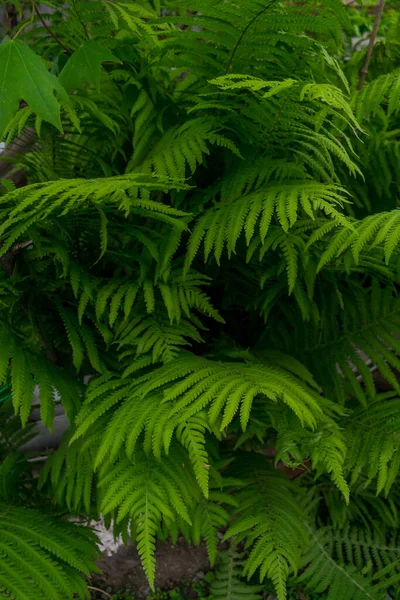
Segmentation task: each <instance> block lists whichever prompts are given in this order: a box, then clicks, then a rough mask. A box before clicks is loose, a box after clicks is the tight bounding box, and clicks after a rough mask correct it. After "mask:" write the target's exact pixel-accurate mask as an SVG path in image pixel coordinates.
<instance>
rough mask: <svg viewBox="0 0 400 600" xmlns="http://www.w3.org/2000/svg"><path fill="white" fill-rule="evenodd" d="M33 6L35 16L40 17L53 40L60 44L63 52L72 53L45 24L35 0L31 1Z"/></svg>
mask: <svg viewBox="0 0 400 600" xmlns="http://www.w3.org/2000/svg"><path fill="white" fill-rule="evenodd" d="M33 6H34V8H35V13H36V14H37V16H38V17H39V19H40V22H41V23H42V25H43V27H44V28H45V29H46V31H47V32H48V33H49V34H50V35H51V37H52V38H53V40H55V41H56V42H57V44H58V45H59V46H61V48H62V49H63V50H65V52H67V53H68V54H73V52H72V50H70V49H69V48H67V47H66V46H64V44H63V43H62V41H61V40H59V39H58V37H57V36H56V35H55V34H54V33H53V32H52V30H51V29H50V27H49V26H48V25H47V23H46V21H45V20H44V19H43V17H42V15H41V14H40V12H39V9H38V7H37V6H36V2H34V3H33Z"/></svg>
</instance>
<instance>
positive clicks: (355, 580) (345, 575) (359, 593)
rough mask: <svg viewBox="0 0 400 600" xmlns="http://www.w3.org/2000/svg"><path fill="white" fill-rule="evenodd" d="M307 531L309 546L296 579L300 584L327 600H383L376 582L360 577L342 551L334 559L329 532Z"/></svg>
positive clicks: (326, 530) (324, 530) (327, 530)
mask: <svg viewBox="0 0 400 600" xmlns="http://www.w3.org/2000/svg"><path fill="white" fill-rule="evenodd" d="M308 530H309V534H310V536H311V546H310V549H309V551H308V552H307V553H306V554H305V555H304V558H303V561H302V565H303V566H304V567H305V570H304V572H303V573H302V574H301V575H300V576H299V577H298V579H297V581H298V582H299V583H300V584H305V589H306V590H307V591H313V590H315V591H318V592H319V593H321V592H322V593H325V595H326V598H327V600H334V599H336V598H343V600H350V599H351V600H353V599H356V600H366V599H368V600H378V598H382V593H381V590H379V582H376V581H375V582H374V581H373V578H371V576H368V575H367V576H364V577H363V575H361V574H360V572H359V571H358V570H357V569H356V567H355V566H354V565H353V564H351V563H350V564H346V562H347V561H343V554H342V553H341V552H339V553H338V556H335V553H334V549H335V541H334V539H333V538H332V537H331V534H332V532H331V530H329V529H320V530H319V531H317V532H315V531H312V529H311V528H310V527H308ZM350 544H351V542H350ZM349 562H350V561H349ZM343 563H344V564H343ZM364 564H365V563H364ZM377 588H378V589H377Z"/></svg>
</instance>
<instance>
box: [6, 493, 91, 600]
mask: <svg viewBox="0 0 400 600" xmlns="http://www.w3.org/2000/svg"><path fill="white" fill-rule="evenodd" d="M1 530H2V533H1V539H0V545H1V554H2V559H1V562H0V586H1V588H2V590H3V591H4V592H5V593H6V594H7V595H10V596H12V597H13V598H15V599H16V600H28V599H30V598H39V597H45V598H48V599H49V600H65V599H66V598H70V599H72V598H73V597H74V595H75V594H79V595H80V596H81V597H82V598H89V592H88V589H87V586H86V583H85V581H84V579H83V577H82V574H85V575H87V576H89V575H90V573H91V572H92V571H93V570H95V564H94V559H95V558H96V555H97V552H98V550H97V545H96V542H97V538H96V536H95V535H94V533H93V532H92V531H91V530H90V529H89V528H87V527H80V526H77V525H75V524H72V523H67V522H63V521H62V520H56V519H55V518H52V517H50V516H49V515H48V514H42V513H40V512H39V511H36V510H32V509H29V508H16V507H12V506H9V505H5V504H3V505H2V507H1Z"/></svg>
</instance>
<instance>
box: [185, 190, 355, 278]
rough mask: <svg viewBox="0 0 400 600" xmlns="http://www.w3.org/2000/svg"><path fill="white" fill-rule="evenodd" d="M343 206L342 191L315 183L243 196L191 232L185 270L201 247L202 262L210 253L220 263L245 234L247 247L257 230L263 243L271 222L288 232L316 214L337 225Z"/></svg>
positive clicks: (214, 211)
mask: <svg viewBox="0 0 400 600" xmlns="http://www.w3.org/2000/svg"><path fill="white" fill-rule="evenodd" d="M343 202H346V199H345V194H344V191H343V190H342V189H340V188H339V187H337V186H333V185H325V184H321V183H316V182H301V181H299V182H293V183H290V184H280V185H278V186H270V187H266V188H265V189H261V190H259V191H256V192H254V193H251V194H248V195H245V196H243V197H241V198H239V199H236V200H235V202H229V203H220V204H219V205H218V206H217V207H215V208H214V209H211V210H209V211H208V212H206V214H205V215H204V216H202V217H201V218H200V219H199V221H198V222H197V223H196V226H195V228H194V230H193V233H192V235H191V238H190V242H189V246H188V251H187V254H186V263H185V264H186V269H188V268H189V267H190V265H191V263H192V261H193V260H194V258H195V256H196V254H197V252H198V250H199V247H200V245H201V243H204V256H205V260H207V259H208V257H209V255H210V254H211V253H212V252H213V253H214V256H215V258H216V260H217V262H218V263H219V261H220V258H221V255H222V252H223V250H224V249H225V248H226V249H227V251H228V255H229V256H230V255H231V254H232V253H234V252H235V248H236V244H237V241H238V239H239V237H240V236H241V235H243V234H245V239H246V243H247V245H249V244H250V242H251V240H252V239H253V236H254V234H255V230H256V227H257V229H258V233H259V236H260V240H261V243H263V242H264V240H265V239H266V237H267V235H268V232H269V229H270V226H271V223H272V222H273V219H274V220H275V222H276V223H277V224H279V225H280V226H281V227H282V229H283V231H285V232H287V231H289V229H290V228H291V227H292V226H293V225H294V224H295V222H296V221H297V219H298V217H299V214H300V215H301V213H303V214H304V215H308V216H309V217H311V218H315V216H316V214H317V212H318V211H319V210H321V211H323V212H325V213H326V214H327V216H329V217H330V218H332V219H333V220H336V221H338V222H339V223H342V224H343V223H344V222H345V219H344V217H343V215H341V213H340V212H339V211H338V210H337V209H336V208H335V205H336V206H338V207H341V206H342V205H343Z"/></svg>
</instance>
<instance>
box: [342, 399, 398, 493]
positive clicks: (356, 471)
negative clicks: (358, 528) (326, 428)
mask: <svg viewBox="0 0 400 600" xmlns="http://www.w3.org/2000/svg"><path fill="white" fill-rule="evenodd" d="M398 406H399V399H398V398H397V397H396V396H395V395H390V396H389V397H385V396H384V397H383V398H379V397H378V398H377V400H376V401H375V402H374V403H371V404H370V405H369V406H368V409H365V408H364V409H359V410H357V411H355V412H354V413H353V414H352V416H351V419H350V422H349V423H348V425H347V432H348V433H347V435H348V436H349V440H351V443H350V444H349V451H348V454H347V461H346V462H347V468H348V470H349V472H350V473H351V474H352V477H351V482H352V483H355V482H356V481H357V479H358V478H359V477H360V474H361V473H362V472H364V473H365V474H366V476H367V481H366V482H365V484H364V485H365V486H367V485H369V484H370V483H371V482H372V481H376V493H377V494H379V493H381V492H382V491H384V493H385V496H387V495H388V493H389V491H390V489H391V487H392V486H393V484H394V482H395V481H396V478H397V475H398V472H399V469H400V456H399V455H398V443H397V436H398V430H399V429H398Z"/></svg>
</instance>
